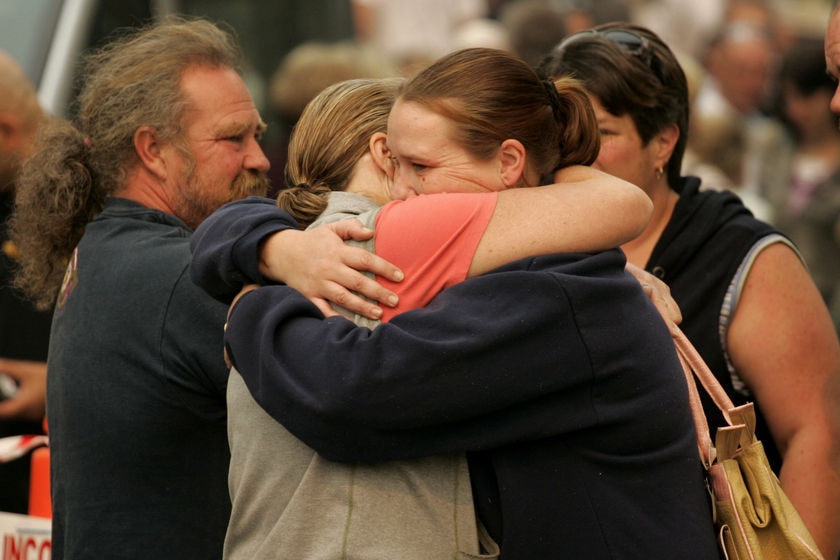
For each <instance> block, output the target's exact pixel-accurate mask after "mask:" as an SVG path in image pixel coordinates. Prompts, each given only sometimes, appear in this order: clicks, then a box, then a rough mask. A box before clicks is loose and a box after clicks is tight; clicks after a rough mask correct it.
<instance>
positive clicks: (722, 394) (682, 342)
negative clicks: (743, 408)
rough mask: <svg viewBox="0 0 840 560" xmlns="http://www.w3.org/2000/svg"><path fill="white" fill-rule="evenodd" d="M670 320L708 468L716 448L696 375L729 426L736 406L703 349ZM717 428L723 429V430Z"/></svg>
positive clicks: (702, 456) (705, 464) (698, 444)
mask: <svg viewBox="0 0 840 560" xmlns="http://www.w3.org/2000/svg"><path fill="white" fill-rule="evenodd" d="M668 324H669V329H670V331H671V336H672V337H673V339H674V345H675V347H676V350H677V356H678V357H679V360H680V363H681V364H682V368H683V372H684V373H685V380H686V383H687V385H688V396H689V404H690V406H691V416H692V418H693V419H694V427H695V429H696V432H697V448H698V449H699V451H700V458H701V460H702V461H703V465H704V466H705V467H706V468H707V469H708V468H709V467H710V466H711V465H712V463H713V462H714V461H715V458H716V450H715V446H714V445H713V444H712V438H711V436H710V434H709V422H708V420H707V419H706V412H705V411H704V410H703V403H702V401H701V400H700V393H699V392H698V389H697V382H696V380H695V379H699V380H700V384H701V385H702V386H703V389H705V391H706V392H707V393H708V394H709V396H711V397H712V400H713V401H714V403H715V405H716V406H717V407H718V408H719V409H720V411H721V413H722V414H723V417H724V418H725V419H726V422H727V424H729V425H730V426H732V425H733V421H732V418H731V417H730V415H729V412H730V410H733V409H734V408H735V405H734V404H733V402H732V399H730V398H729V395H727V394H726V391H725V390H724V389H723V387H722V386H721V384H720V382H719V381H718V380H717V378H716V377H715V376H714V374H713V373H712V372H711V370H710V369H709V366H708V365H706V362H705V360H703V357H702V356H700V353H699V352H697V349H696V348H694V345H693V344H691V342H690V341H689V340H688V337H686V336H685V333H683V332H682V330H681V329H680V328H679V327H678V326H677V325H676V324H675V323H674V322H673V321H668ZM718 432H719V433H720V430H719V431H718Z"/></svg>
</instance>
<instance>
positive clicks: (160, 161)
mask: <svg viewBox="0 0 840 560" xmlns="http://www.w3.org/2000/svg"><path fill="white" fill-rule="evenodd" d="M134 151H135V152H136V153H137V158H138V159H139V160H140V164H141V165H143V167H145V168H146V169H147V170H148V171H149V173H151V174H152V175H154V176H155V177H157V178H158V179H160V180H163V179H165V178H166V174H167V167H166V159H165V157H164V154H163V152H162V150H161V144H160V142H158V138H157V131H156V130H155V129H154V128H153V127H151V126H141V127H140V128H138V129H137V131H136V132H135V133H134Z"/></svg>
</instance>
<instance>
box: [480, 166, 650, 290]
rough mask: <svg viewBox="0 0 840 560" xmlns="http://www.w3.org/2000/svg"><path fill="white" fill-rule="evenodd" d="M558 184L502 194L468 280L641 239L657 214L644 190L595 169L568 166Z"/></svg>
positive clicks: (561, 173)
mask: <svg viewBox="0 0 840 560" xmlns="http://www.w3.org/2000/svg"><path fill="white" fill-rule="evenodd" d="M555 180H556V181H557V183H555V184H553V185H546V186H542V187H537V188H518V189H508V190H506V191H502V192H500V193H499V199H498V202H497V203H496V208H495V210H494V212H493V216H492V218H491V220H490V223H489V224H488V226H487V229H486V231H485V232H484V235H483V236H482V238H481V241H480V242H479V244H478V247H477V249H476V253H475V256H474V258H473V262H472V265H471V267H470V270H469V276H475V275H478V274H483V273H485V272H488V271H490V270H493V269H494V268H497V267H499V266H501V265H503V264H506V263H509V262H512V261H515V260H517V259H520V258H524V257H528V256H533V255H546V254H551V253H568V252H597V251H603V250H606V249H612V248H614V247H618V246H619V245H621V244H622V243H624V242H626V241H629V240H631V239H633V238H635V237H636V236H637V235H639V234H640V233H641V232H642V231H643V230H644V229H645V226H647V224H648V221H649V220H650V217H651V214H652V212H653V204H652V202H651V201H650V198H649V197H648V196H647V195H646V194H645V193H644V192H643V191H642V190H641V189H640V188H638V187H636V186H635V185H633V184H631V183H628V182H627V181H624V180H622V179H619V178H617V177H614V176H612V175H609V174H607V173H604V172H602V171H598V170H596V169H593V168H591V167H584V166H572V167H567V168H565V169H562V170H561V171H559V172H558V173H557V175H556V176H555Z"/></svg>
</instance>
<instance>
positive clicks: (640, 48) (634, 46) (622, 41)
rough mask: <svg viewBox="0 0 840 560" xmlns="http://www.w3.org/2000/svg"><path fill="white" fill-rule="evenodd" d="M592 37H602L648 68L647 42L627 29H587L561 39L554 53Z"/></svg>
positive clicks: (649, 60) (648, 51) (648, 50)
mask: <svg viewBox="0 0 840 560" xmlns="http://www.w3.org/2000/svg"><path fill="white" fill-rule="evenodd" d="M593 35H594V36H597V37H603V38H604V39H606V40H607V41H610V42H611V43H614V44H616V45H618V46H619V47H621V49H622V50H624V51H625V52H627V53H629V54H631V55H633V56H638V57H639V58H640V59H641V60H642V62H644V63H645V64H646V65H647V66H648V67H650V62H651V53H650V44H649V43H648V40H647V39H646V38H645V37H643V36H641V35H639V34H638V33H636V32H635V31H630V30H629V29H608V30H606V31H599V30H597V29H587V30H586V31H580V32H578V33H575V34H574V35H569V36H568V37H566V38H565V39H563V40H562V41H561V42H560V44H559V45H557V46H556V47H554V51H555V52H556V53H560V52H562V51H563V50H564V49H565V48H566V47H568V46H569V45H571V44H572V43H576V42H577V41H580V40H581V39H584V38H586V37H591V36H593Z"/></svg>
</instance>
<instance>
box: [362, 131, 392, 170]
mask: <svg viewBox="0 0 840 560" xmlns="http://www.w3.org/2000/svg"><path fill="white" fill-rule="evenodd" d="M387 140H388V137H387V136H386V135H385V133H384V132H374V133H373V134H371V136H370V141H369V142H368V145H369V147H370V155H371V157H372V158H373V162H374V163H375V164H376V166H377V167H379V168H380V169H381V170H382V172H383V173H385V174H386V175H387V176H388V177H393V175H394V168H393V165H392V164H391V152H390V150H388V143H387Z"/></svg>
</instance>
